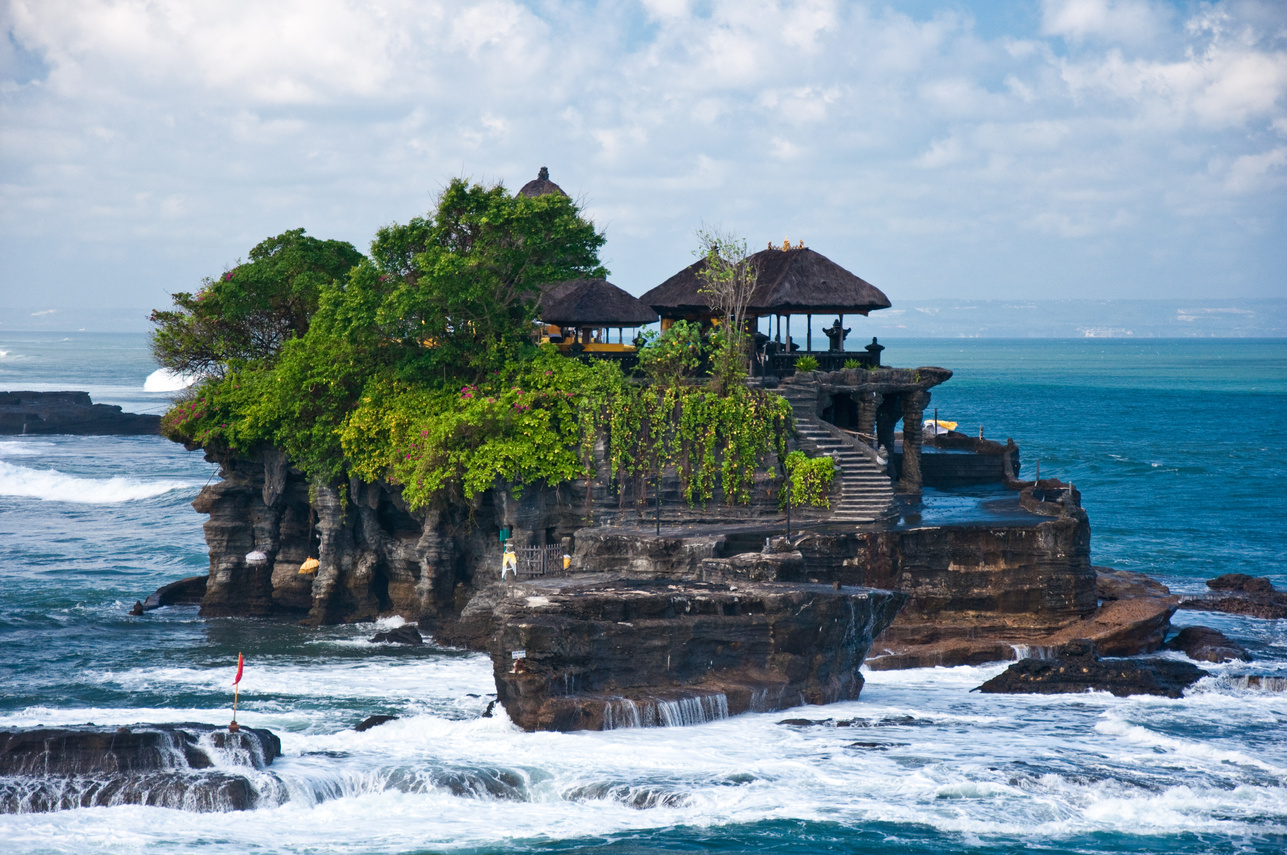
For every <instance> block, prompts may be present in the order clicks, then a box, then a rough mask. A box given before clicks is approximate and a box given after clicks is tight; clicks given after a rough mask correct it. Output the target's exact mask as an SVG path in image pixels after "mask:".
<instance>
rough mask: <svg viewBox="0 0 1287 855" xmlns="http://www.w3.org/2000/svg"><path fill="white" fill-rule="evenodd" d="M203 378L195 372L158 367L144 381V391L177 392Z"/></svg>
mask: <svg viewBox="0 0 1287 855" xmlns="http://www.w3.org/2000/svg"><path fill="white" fill-rule="evenodd" d="M199 379H201V378H200V377H197V376H196V375H194V374H179V373H178V372H175V371H171V370H170V369H168V368H158V369H157V370H155V371H153V372H152V373H151V374H149V375H148V376H147V379H146V380H144V381H143V391H144V392H177V391H179V390H180V389H186V388H188V387H189V386H191V385H192V384H193V383H195V382H197V380H199Z"/></svg>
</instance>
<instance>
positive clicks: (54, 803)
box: [0, 723, 281, 813]
mask: <svg viewBox="0 0 1287 855" xmlns="http://www.w3.org/2000/svg"><path fill="white" fill-rule="evenodd" d="M279 756H281V741H280V740H279V739H278V738H277V736H276V735H275V734H273V733H272V732H271V731H268V730H264V729H262V728H250V727H243V728H242V729H241V730H239V731H237V732H235V733H230V732H229V731H228V730H227V729H226V728H221V727H215V726H214V725H208V724H191V723H189V724H137V725H132V726H129V727H117V728H113V727H98V726H94V725H85V726H83V727H69V728H25V729H22V730H14V731H4V732H0V813H30V812H47V811H55V810H66V809H69V808H76V807H96V806H110V805H125V804H140V805H152V806H158V807H169V808H177V809H183V810H193V811H203V812H211V811H234V810H249V809H251V808H254V807H257V806H259V805H260V804H261V803H263V802H265V801H267V802H270V803H271V802H273V801H274V799H275V797H277V796H278V795H280V794H279V793H277V792H276V790H277V789H278V787H279V786H280V785H279V784H278V782H277V781H276V778H275V777H274V776H272V775H271V773H267V772H265V771H264V770H265V769H266V768H267V767H268V766H269V765H271V764H272V762H273V760H274V759H276V758H277V757H279ZM230 767H241V768H244V769H245V772H244V773H238V772H235V771H230Z"/></svg>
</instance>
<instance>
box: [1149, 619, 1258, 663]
mask: <svg viewBox="0 0 1287 855" xmlns="http://www.w3.org/2000/svg"><path fill="white" fill-rule="evenodd" d="M1166 649H1167V650H1178V651H1180V652H1181V653H1183V654H1184V655H1185V656H1187V657H1189V658H1190V659H1196V660H1198V661H1199V662H1233V661H1235V660H1240V661H1242V662H1250V661H1251V654H1250V653H1248V652H1247V648H1245V647H1243V646H1242V645H1241V644H1239V643H1238V642H1236V641H1234V640H1233V639H1232V638H1230V637H1229V636H1227V635H1225V634H1224V633H1223V632H1220V631H1219V630H1215V629H1211V628H1210V627H1205V626H1186V627H1184V628H1183V629H1181V630H1180V631H1179V632H1178V633H1176V635H1175V637H1174V638H1172V639H1170V640H1169V641H1167V642H1166Z"/></svg>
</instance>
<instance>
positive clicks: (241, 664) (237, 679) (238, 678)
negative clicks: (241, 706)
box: [232, 653, 246, 686]
mask: <svg viewBox="0 0 1287 855" xmlns="http://www.w3.org/2000/svg"><path fill="white" fill-rule="evenodd" d="M245 664H246V663H245V661H244V660H243V659H242V658H241V654H240V653H238V654H237V676H236V677H233V678H232V684H233V685H234V686H235V685H237V684H238V683H240V682H241V669H242V668H243V667H244V666H245Z"/></svg>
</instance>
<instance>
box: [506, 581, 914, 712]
mask: <svg viewBox="0 0 1287 855" xmlns="http://www.w3.org/2000/svg"><path fill="white" fill-rule="evenodd" d="M905 599H906V597H905V596H903V595H902V594H898V593H893V592H889V591H875V590H868V589H854V588H843V589H842V588H837V587H832V586H830V585H786V584H780V583H778V584H774V583H757V584H739V585H731V584H724V583H700V582H687V583H682V584H676V583H674V582H667V581H639V580H615V581H597V582H592V581H584V580H578V579H558V580H543V581H539V582H529V583H523V584H519V585H517V586H514V587H513V588H512V589H511V590H510V591H508V592H507V595H506V596H505V597H504V598H503V599H501V600H500V601H499V602H498V603H497V604H496V605H495V606H494V608H493V610H492V620H493V621H494V625H495V627H496V630H495V632H494V633H493V635H492V642H491V651H490V652H491V656H492V665H493V670H494V672H495V676H496V687H497V697H498V699H499V701H500V702H501V703H502V704H503V705H504V707H505V710H506V712H507V713H508V714H509V716H510V718H511V719H512V720H513V721H514V722H515V723H516V724H518V725H519V726H520V727H522V728H524V729H526V730H601V729H610V728H613V727H621V726H634V727H638V726H647V725H657V724H692V723H696V722H700V721H705V720H709V719H713V718H723V717H725V716H728V715H737V714H739V713H742V712H746V711H748V710H750V711H768V710H777V709H784V708H788V707H794V706H797V705H799V704H801V703H810V704H825V703H832V702H834V701H841V700H852V699H854V698H857V697H858V694H859V692H860V691H861V690H862V685H863V680H862V675H861V674H859V673H858V668H859V666H861V665H862V661H863V658H864V657H865V656H866V655H867V650H868V648H870V646H871V643H872V639H873V638H874V637H875V636H876V635H878V634H879V633H880V632H881V630H883V629H884V628H885V627H886V626H888V624H889V622H890V621H891V620H893V618H894V615H895V614H897V612H898V609H899V608H900V607H901V606H902V604H903V602H904V600H905ZM516 657H517V658H516Z"/></svg>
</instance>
